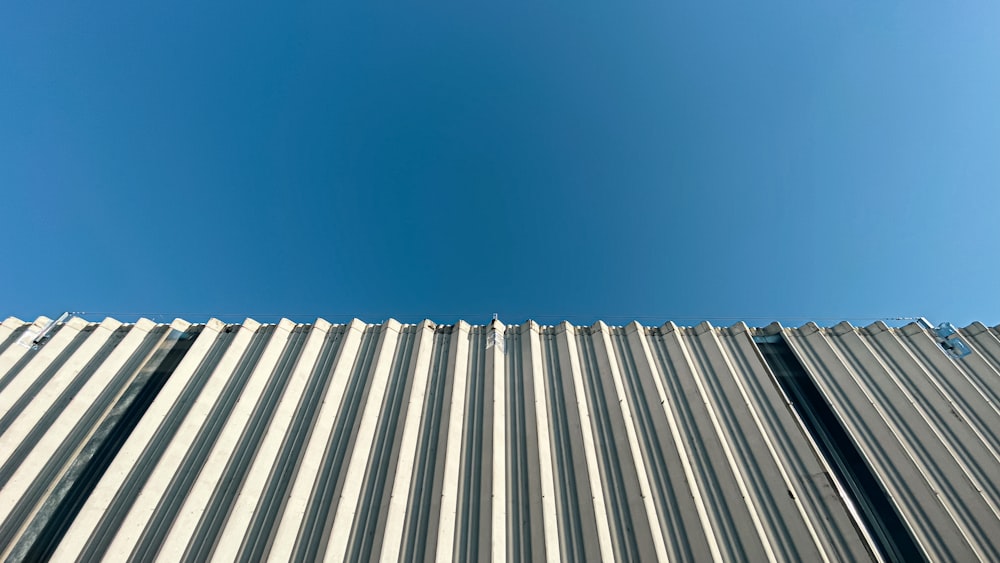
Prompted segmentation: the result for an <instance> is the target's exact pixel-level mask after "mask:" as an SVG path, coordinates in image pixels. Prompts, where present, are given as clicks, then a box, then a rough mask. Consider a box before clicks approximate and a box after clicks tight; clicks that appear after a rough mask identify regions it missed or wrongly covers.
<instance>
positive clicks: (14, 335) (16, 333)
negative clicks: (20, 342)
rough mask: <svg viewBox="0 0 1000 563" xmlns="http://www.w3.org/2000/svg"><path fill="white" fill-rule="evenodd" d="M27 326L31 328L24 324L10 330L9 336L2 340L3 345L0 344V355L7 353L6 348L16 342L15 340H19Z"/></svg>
mask: <svg viewBox="0 0 1000 563" xmlns="http://www.w3.org/2000/svg"><path fill="white" fill-rule="evenodd" d="M29 326H31V325H30V324H29V323H24V324H22V325H21V326H19V327H17V328H15V329H14V330H12V331H11V332H10V334H8V335H7V338H5V339H4V341H3V344H0V354H3V353H4V352H6V351H7V348H10V347H11V346H13V345H14V344H15V343H16V342H17V339H18V338H21V335H22V334H24V332H25V331H26V330H28V327H29Z"/></svg>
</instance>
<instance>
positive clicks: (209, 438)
mask: <svg viewBox="0 0 1000 563" xmlns="http://www.w3.org/2000/svg"><path fill="white" fill-rule="evenodd" d="M274 329H275V327H274V325H264V326H262V327H260V328H259V329H258V330H257V332H256V333H255V334H254V335H253V337H252V338H251V340H250V344H249V345H248V346H247V349H246V350H245V351H244V352H243V355H242V357H241V358H240V361H239V364H238V365H237V366H236V369H235V371H234V372H233V374H232V375H231V376H230V377H229V381H227V382H226V386H225V387H224V388H223V390H222V393H221V394H220V395H219V398H218V400H216V402H215V404H214V405H212V410H211V412H210V413H209V414H208V417H207V418H206V419H205V423H204V424H203V425H202V427H201V429H200V430H199V431H198V435H197V436H195V438H194V440H193V441H192V442H191V446H190V448H188V451H187V453H186V454H184V460H183V461H182V462H181V464H180V466H179V467H178V469H177V472H176V473H175V474H174V477H173V479H171V480H170V484H169V485H168V486H167V489H166V491H164V494H163V497H162V498H161V499H160V501H159V502H158V503H157V505H156V508H155V509H154V510H153V515H152V517H151V518H150V520H149V522H148V523H147V524H146V528H145V529H144V530H143V531H142V535H140V536H139V541H138V542H137V543H136V545H135V547H134V548H133V549H132V553H131V554H130V555H129V561H130V562H143V561H151V560H153V559H154V558H155V557H156V554H157V552H158V551H159V549H160V545H161V544H162V543H163V540H164V539H165V538H166V536H167V533H168V532H169V531H170V527H171V526H172V525H173V522H174V520H175V519H176V518H177V513H178V512H180V509H181V507H182V506H183V505H184V500H185V499H186V498H187V495H188V493H189V492H190V490H191V487H192V485H193V484H194V482H195V480H196V479H197V478H198V474H199V473H200V472H201V468H202V467H204V465H205V460H207V459H208V455H209V453H211V451H212V447H213V446H214V445H215V442H216V440H218V438H219V433H220V432H221V431H222V428H223V427H224V426H225V424H226V420H228V419H229V415H230V414H231V412H232V410H233V406H234V405H235V404H236V401H237V400H238V399H239V397H240V395H241V394H242V392H243V388H244V387H246V384H247V381H248V380H249V378H250V374H251V373H253V369H254V367H255V366H256V365H257V361H258V360H259V359H260V356H261V354H262V353H263V352H264V348H265V347H266V346H267V343H268V342H269V341H270V339H271V336H272V335H273V334H274Z"/></svg>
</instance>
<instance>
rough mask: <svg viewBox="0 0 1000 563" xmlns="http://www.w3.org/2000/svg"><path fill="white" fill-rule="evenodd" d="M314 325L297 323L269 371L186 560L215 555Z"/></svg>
mask: <svg viewBox="0 0 1000 563" xmlns="http://www.w3.org/2000/svg"><path fill="white" fill-rule="evenodd" d="M311 328H312V326H311V325H303V326H297V327H295V328H293V329H292V331H291V334H290V335H289V336H288V340H287V341H286V342H285V347H284V350H282V353H281V356H280V358H279V359H278V362H277V363H276V364H275V366H274V368H272V370H271V373H270V374H268V378H267V384H266V385H265V387H264V390H263V391H262V392H261V395H260V398H259V399H258V401H257V404H256V405H255V406H254V409H253V412H252V413H251V414H250V419H249V420H248V421H247V423H246V426H245V427H244V429H243V432H242V433H241V434H240V439H239V441H238V442H237V444H236V447H235V449H234V450H233V453H232V454H231V455H230V457H229V460H228V461H227V463H226V467H225V469H223V471H222V475H221V476H220V477H219V482H218V483H217V484H216V486H215V490H214V491H212V496H211V498H209V500H208V504H207V506H206V508H205V511H204V512H203V513H202V515H201V518H199V520H198V525H197V526H196V527H195V530H194V533H193V534H192V536H191V540H190V541H189V542H188V545H187V548H186V549H185V553H184V557H183V559H185V560H189V561H208V560H210V559H211V558H212V554H213V553H214V552H215V547H216V545H218V542H219V535H220V534H221V533H222V530H223V528H224V527H225V525H226V521H227V520H229V515H230V514H231V513H232V510H233V503H234V500H235V499H236V495H237V493H239V491H240V489H241V488H242V487H243V483H244V481H246V477H247V472H248V471H249V470H250V466H251V465H252V464H253V461H254V458H256V457H257V452H258V451H259V449H260V445H261V442H262V441H263V437H264V434H265V433H266V432H267V429H268V427H269V426H270V425H271V419H272V418H273V417H274V411H275V410H276V409H277V408H278V403H279V402H280V401H281V396H282V395H284V392H285V387H286V386H287V385H288V380H289V376H290V375H291V373H292V370H293V369H295V365H296V363H298V360H299V354H300V353H301V352H302V347H303V346H305V343H306V338H307V337H308V335H309V331H310V329H311Z"/></svg>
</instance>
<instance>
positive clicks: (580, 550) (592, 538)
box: [539, 328, 600, 561]
mask: <svg viewBox="0 0 1000 563" xmlns="http://www.w3.org/2000/svg"><path fill="white" fill-rule="evenodd" d="M571 330H572V329H571ZM574 337H575V336H574V335H573V334H572V333H571V332H567V333H565V338H567V339H572V338H574ZM558 339H559V335H558V334H557V333H556V330H555V329H554V328H546V329H544V330H543V332H542V358H543V361H544V362H545V364H546V370H545V372H546V374H547V376H546V375H543V374H539V376H540V377H545V380H546V386H547V394H548V397H547V400H548V403H549V407H550V409H551V410H550V421H549V422H550V429H551V432H552V434H551V438H552V445H551V447H552V450H553V454H554V458H555V459H554V466H555V467H554V470H555V471H554V473H555V478H556V486H555V489H556V497H557V504H556V506H557V514H558V521H559V523H560V524H561V525H560V527H559V541H560V546H561V550H562V551H561V552H560V556H561V557H564V558H565V559H567V560H572V561H590V560H596V559H597V558H599V557H600V545H599V543H598V540H597V522H596V516H595V514H594V505H593V495H595V494H600V492H599V491H592V490H591V488H590V480H589V479H588V475H587V472H588V468H587V461H586V457H585V453H584V451H583V434H582V431H581V427H580V426H581V424H582V420H581V417H580V411H579V408H578V407H577V401H586V400H587V399H586V397H577V396H576V390H575V387H574V383H573V374H572V372H571V367H570V366H569V365H567V366H563V365H562V364H561V362H560V359H559V343H558Z"/></svg>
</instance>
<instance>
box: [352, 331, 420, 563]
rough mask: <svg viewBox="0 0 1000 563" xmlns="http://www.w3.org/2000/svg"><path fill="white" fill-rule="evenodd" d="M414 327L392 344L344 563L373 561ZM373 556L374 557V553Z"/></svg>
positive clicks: (404, 388) (413, 341) (400, 412)
mask: <svg viewBox="0 0 1000 563" xmlns="http://www.w3.org/2000/svg"><path fill="white" fill-rule="evenodd" d="M415 329H416V327H404V328H403V329H402V330H401V332H400V335H399V340H398V342H397V344H396V351H395V361H394V362H393V365H392V368H391V372H390V375H389V382H388V386H387V389H386V393H385V398H384V399H383V401H382V406H381V408H380V409H379V417H378V428H377V429H376V431H375V436H374V442H373V444H372V450H371V455H370V456H369V460H368V470H367V471H366V474H365V478H364V480H363V484H362V487H363V491H362V493H361V495H359V499H358V510H357V512H356V513H355V515H354V522H353V524H352V527H351V537H350V539H349V546H350V547H349V548H348V552H347V560H348V561H369V560H371V559H372V558H373V553H372V551H373V548H374V542H375V537H376V536H377V535H378V534H379V533H381V530H380V529H379V528H380V527H379V516H380V514H381V511H382V510H384V508H385V506H384V503H383V500H384V499H385V498H386V484H387V483H390V485H389V486H390V487H391V481H390V477H391V475H392V472H393V471H394V469H395V468H394V466H393V464H391V463H390V460H392V459H393V454H394V453H395V452H394V449H393V444H394V438H395V437H396V434H397V432H396V429H397V428H398V426H399V421H400V419H401V418H402V416H403V412H404V411H405V403H404V399H405V397H406V395H405V390H406V389H407V387H408V381H407V375H408V374H409V371H410V362H411V361H412V360H413V348H414V345H415V343H416V341H417V335H416V332H415ZM374 555H375V556H377V555H378V554H377V553H375V554H374Z"/></svg>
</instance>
